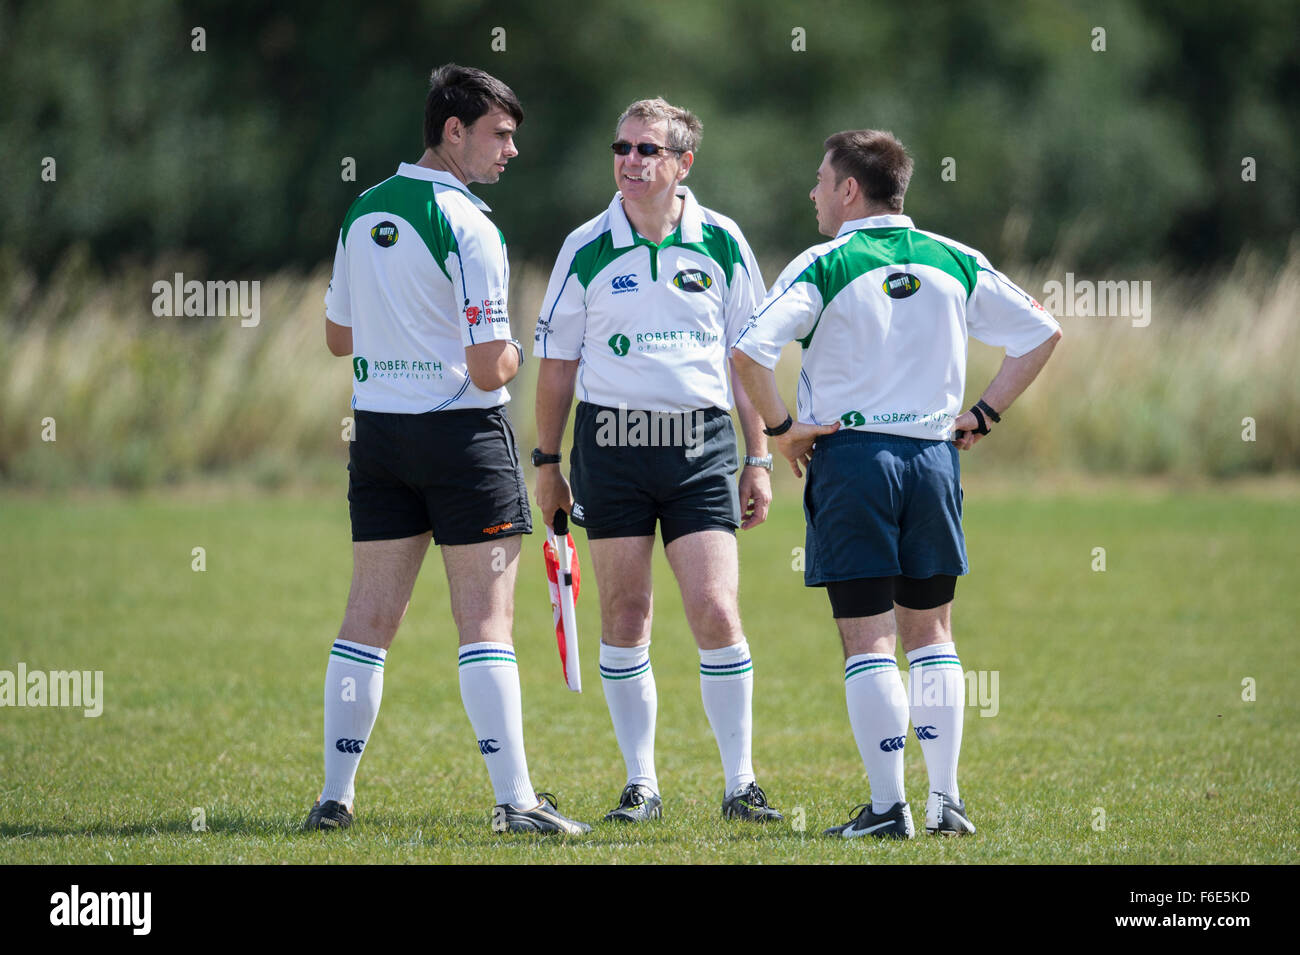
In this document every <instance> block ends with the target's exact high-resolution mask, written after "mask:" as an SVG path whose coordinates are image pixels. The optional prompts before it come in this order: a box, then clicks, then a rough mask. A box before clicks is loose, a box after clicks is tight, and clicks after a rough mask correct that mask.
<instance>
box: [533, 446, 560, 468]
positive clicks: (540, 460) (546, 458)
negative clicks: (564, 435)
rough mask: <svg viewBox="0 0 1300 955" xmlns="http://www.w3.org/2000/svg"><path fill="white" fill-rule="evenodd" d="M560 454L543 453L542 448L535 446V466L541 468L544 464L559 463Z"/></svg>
mask: <svg viewBox="0 0 1300 955" xmlns="http://www.w3.org/2000/svg"><path fill="white" fill-rule="evenodd" d="M559 463H560V456H559V455H558V454H542V449H541V448H533V467H535V468H540V467H541V466H542V465H543V464H559Z"/></svg>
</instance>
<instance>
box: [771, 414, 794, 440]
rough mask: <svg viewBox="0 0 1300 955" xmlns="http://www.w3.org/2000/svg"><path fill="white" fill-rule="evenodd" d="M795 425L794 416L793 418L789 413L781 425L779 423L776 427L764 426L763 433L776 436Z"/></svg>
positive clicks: (772, 436)
mask: <svg viewBox="0 0 1300 955" xmlns="http://www.w3.org/2000/svg"><path fill="white" fill-rule="evenodd" d="M793 426H794V418H792V417H791V416H790V415H788V414H787V415H786V416H785V420H784V421H782V422H781V423H780V424H779V425H777V426H776V427H775V428H764V429H763V433H764V434H765V435H767V436H768V437H769V438H775V437H777V436H778V435H782V434H785V433H786V432H787V431H789V430H790V428H791V427H793Z"/></svg>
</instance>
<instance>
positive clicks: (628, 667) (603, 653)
mask: <svg viewBox="0 0 1300 955" xmlns="http://www.w3.org/2000/svg"><path fill="white" fill-rule="evenodd" d="M600 683H601V686H603V687H604V688H605V703H606V704H607V705H608V706H609V718H610V719H611V720H612V721H613V722H614V736H615V737H617V738H618V748H619V749H620V750H621V751H622V753H623V763H624V764H625V765H626V767H627V781H628V784H629V785H630V784H632V783H639V784H640V785H642V786H648V787H650V788H651V789H653V790H654V791H655V792H656V793H657V792H659V777H658V776H656V775H655V717H656V716H657V714H658V712H659V695H658V691H657V690H656V689H655V675H654V671H653V670H652V669H650V644H648V643H647V644H646V645H645V646H643V647H611V646H609V645H608V644H605V643H602V644H601V645H600Z"/></svg>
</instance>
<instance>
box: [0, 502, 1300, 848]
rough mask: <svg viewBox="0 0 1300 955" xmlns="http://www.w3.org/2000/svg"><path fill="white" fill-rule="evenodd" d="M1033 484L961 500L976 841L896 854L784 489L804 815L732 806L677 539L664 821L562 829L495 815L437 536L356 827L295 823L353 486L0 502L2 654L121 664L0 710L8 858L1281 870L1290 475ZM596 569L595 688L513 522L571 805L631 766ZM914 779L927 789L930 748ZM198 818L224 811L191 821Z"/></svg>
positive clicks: (785, 593) (781, 690) (600, 797)
mask: <svg viewBox="0 0 1300 955" xmlns="http://www.w3.org/2000/svg"><path fill="white" fill-rule="evenodd" d="M1025 490H1026V491H1027V493H1023V494H1021V493H1008V492H1004V491H990V492H986V493H980V492H979V491H978V490H972V488H971V486H970V485H969V484H968V489H967V497H966V502H967V532H968V538H969V549H970V553H971V559H972V566H973V567H974V571H973V573H972V574H971V575H970V576H969V577H968V578H966V579H965V580H964V581H963V583H962V585H961V586H960V587H959V590H958V603H957V609H956V635H957V646H958V651H959V653H960V654H961V658H962V661H963V664H964V666H965V668H966V669H967V670H968V671H970V670H976V671H988V672H993V671H996V673H997V676H998V694H997V701H996V702H997V712H996V715H992V716H988V717H984V716H981V715H980V709H979V708H978V707H976V706H972V707H970V708H969V709H968V710H967V718H966V736H965V746H964V749H963V756H962V773H961V780H962V789H963V793H964V795H965V797H966V800H967V804H968V807H969V809H970V813H971V816H972V818H973V819H974V820H975V822H976V824H977V825H978V826H979V833H978V835H976V836H975V837H974V838H970V839H964V840H953V841H940V840H934V839H917V840H914V841H912V842H910V843H902V844H880V843H876V842H874V841H868V840H859V841H854V842H852V843H838V842H832V841H830V840H824V839H822V838H821V837H820V835H819V833H820V830H821V829H822V828H823V827H824V826H826V825H831V824H835V823H839V822H842V821H844V819H845V818H846V817H847V812H848V810H849V809H850V808H851V807H852V806H853V805H854V803H856V802H859V801H861V800H862V799H863V798H864V797H865V795H866V784H865V778H864V775H863V772H862V766H861V763H860V761H859V759H858V756H857V753H856V750H855V748H854V744H853V740H852V737H851V735H850V732H849V726H848V719H847V716H846V714H845V709H844V697H843V681H842V666H841V658H840V652H839V649H838V645H837V640H836V637H835V632H834V628H833V625H832V622H831V620H830V617H829V612H828V608H827V605H826V603H825V598H824V596H823V595H822V594H821V593H820V592H819V591H805V590H804V588H803V587H802V584H801V577H800V575H799V574H798V573H796V572H794V571H793V570H792V569H791V562H792V549H793V548H795V547H798V546H800V545H801V544H802V543H803V537H802V534H803V529H802V528H803V525H802V515H801V513H800V512H799V510H798V507H797V504H796V499H794V498H792V497H791V496H790V495H788V494H787V495H785V496H784V497H783V498H782V499H781V500H779V501H778V506H777V507H776V509H775V510H774V513H773V517H772V519H771V520H770V521H769V522H768V524H767V525H765V526H763V527H761V528H759V529H758V530H755V531H752V532H748V533H746V534H744V535H742V549H741V561H742V564H741V586H742V595H741V610H742V614H743V616H744V618H745V621H746V625H747V626H746V629H747V632H748V635H749V639H750V643H751V646H752V647H753V651H754V658H755V663H756V671H755V672H756V691H755V721H756V726H757V740H756V747H755V764H756V768H757V770H758V773H759V779H760V782H761V783H762V784H763V785H764V786H765V788H766V789H767V791H768V794H769V796H770V797H771V798H772V801H773V802H774V804H776V805H778V806H779V807H781V808H782V809H783V810H785V811H786V812H787V815H788V816H790V817H792V820H797V819H798V818H799V816H800V815H802V818H803V820H804V824H805V831H802V832H800V831H797V826H796V825H794V824H785V825H777V826H771V827H768V828H763V829H760V828H756V827H751V826H746V825H744V824H740V823H724V821H723V820H722V819H720V818H719V814H718V806H719V802H720V798H721V785H722V780H721V774H720V767H719V762H718V757H717V753H716V749H715V748H714V744H713V741H712V737H711V735H710V733H709V729H708V725H707V722H706V720H705V717H704V713H703V710H702V707H701V705H700V701H699V685H698V676H697V672H698V671H697V659H696V654H695V651H694V648H693V644H692V641H691V639H690V636H689V634H688V632H687V630H686V628H685V624H684V622H683V618H682V615H681V608H680V602H679V600H678V599H677V596H676V592H675V588H674V587H673V586H671V578H670V576H669V573H668V569H667V566H666V564H664V563H663V562H662V557H660V563H659V566H658V567H657V570H656V574H657V577H656V579H657V580H658V581H659V583H660V589H659V591H658V594H657V597H658V600H657V607H656V631H655V642H654V650H653V657H652V658H653V660H654V666H655V674H656V679H657V681H658V685H659V695H660V716H659V745H658V765H659V773H660V780H661V783H662V785H663V787H664V796H665V812H666V815H665V818H664V819H663V820H662V821H661V822H660V823H659V824H655V825H650V826H646V827H642V828H637V829H626V828H609V827H605V826H601V825H598V826H597V827H596V829H595V831H594V832H593V834H592V835H591V836H590V837H589V838H586V839H582V840H572V841H567V842H565V841H558V840H552V841H546V840H539V839H536V838H519V837H502V836H497V835H494V834H493V833H492V832H491V831H490V830H489V826H488V818H489V810H490V804H491V802H492V799H491V792H490V789H489V786H488V780H487V773H486V771H485V769H484V767H483V763H482V759H481V757H480V756H479V754H478V750H477V747H476V746H475V745H474V736H473V734H472V732H471V730H470V727H469V723H468V720H467V719H466V717H465V715H464V712H463V710H462V708H461V703H460V698H459V692H458V687H457V681H456V672H455V652H456V651H455V645H456V640H455V636H454V633H453V631H452V629H451V625H450V618H449V614H448V610H447V604H446V599H445V583H444V581H443V579H442V574H441V567H440V566H439V565H440V562H439V561H437V559H436V557H434V558H433V560H432V561H430V562H429V563H427V564H426V571H425V574H424V576H423V577H422V579H421V581H420V582H419V584H418V586H417V588H416V594H415V598H414V600H413V602H412V607H411V612H410V614H409V616H408V617H407V620H406V623H405V624H404V625H403V630H402V632H401V633H400V634H399V637H398V640H397V642H396V644H395V645H394V649H393V651H392V652H391V654H390V656H389V662H388V666H387V669H386V680H385V687H384V701H383V709H382V711H381V714H380V717H379V722H378V724H377V726H376V728H375V732H374V734H373V737H372V743H371V744H370V745H369V746H368V747H367V749H366V756H365V759H364V760H363V762H362V764H361V771H360V776H359V780H358V806H357V808H358V825H357V826H356V827H355V828H354V829H352V830H351V831H349V832H346V833H333V834H328V835H325V834H306V835H304V834H300V833H299V832H297V831H296V829H297V826H298V825H299V824H300V823H301V821H302V819H303V817H304V816H305V813H306V810H307V809H308V807H309V806H310V805H311V802H312V799H313V797H314V796H315V794H316V790H317V787H318V786H319V783H320V779H321V766H320V762H321V756H320V745H321V743H320V732H321V729H320V725H321V680H322V677H323V674H324V668H325V662H326V648H327V646H328V644H329V642H330V640H331V639H332V638H333V636H334V634H335V632H336V629H337V626H338V623H339V620H340V618H341V614H342V610H343V603H344V598H345V595H346V586H347V580H348V575H349V570H350V556H349V547H348V544H347V540H348V532H347V511H346V506H345V505H344V503H343V500H342V495H341V494H340V495H339V496H338V497H337V498H331V499H321V498H318V497H311V498H295V497H292V496H287V495H286V496H279V497H274V498H269V497H265V498H257V497H253V496H234V497H223V496H221V495H216V496H209V497H190V498H185V497H171V498H121V497H110V496H91V497H88V498H67V499H47V498H35V497H31V496H20V495H13V494H10V495H6V496H3V497H0V526H3V527H4V529H5V530H4V534H3V535H2V536H0V568H2V570H0V618H2V623H0V669H8V670H15V669H16V667H17V664H18V663H19V662H20V661H21V662H23V663H25V664H26V666H27V668H28V670H29V671H33V670H63V669H73V668H76V669H82V670H102V671H103V672H104V704H103V705H104V709H103V714H102V715H101V716H99V717H98V718H86V717H84V716H83V715H82V713H81V711H80V710H71V709H53V708H45V709H35V708H22V709H17V708H13V709H11V708H5V709H0V863H5V864H9V863H64V862H78V863H159V862H181V863H190V862H196V863H201V862H294V863H304V862H453V861H454V862H523V861H537V862H613V861H619V862H768V863H772V862H876V863H883V862H891V863H899V862H913V861H916V862H940V861H941V862H997V863H1004V862H1005V863H1017V862H1026V863H1027V862H1034V863H1120V862H1122V863H1166V862H1181V863H1210V862H1294V861H1295V859H1296V858H1297V856H1298V855H1300V808H1298V806H1300V802H1298V801H1297V799H1296V792H1297V782H1298V781H1300V770H1297V764H1298V763H1300V740H1298V738H1297V734H1296V727H1297V723H1298V720H1297V717H1298V716H1300V675H1298V674H1297V668H1296V667H1295V665H1294V662H1288V661H1291V660H1293V658H1292V656H1291V653H1292V652H1293V650H1294V645H1295V632H1296V631H1295V621H1296V619H1297V616H1300V587H1298V586H1297V583H1298V581H1297V576H1296V553H1297V549H1296V539H1297V534H1298V533H1300V503H1298V502H1297V499H1296V496H1295V495H1294V494H1293V493H1290V492H1289V491H1283V492H1274V493H1264V494H1258V493H1253V494H1242V493H1232V492H1227V491H1215V490H1208V491H1199V492H1194V493H1186V494H1170V493H1167V492H1164V491H1161V490H1159V489H1158V488H1157V489H1152V490H1148V491H1145V492H1142V493H1136V494H1135V493H1132V492H1125V491H1122V490H1119V489H1116V490H1113V491H1092V492H1086V493H1079V494H1062V493H1059V492H1049V491H1043V492H1041V493H1035V492H1034V491H1033V489H1032V487H1031V488H1026V489H1025ZM200 546H201V547H203V548H205V550H206V567H207V569H206V571H204V572H202V573H199V572H195V571H193V570H192V569H191V561H192V559H193V558H192V556H191V552H192V548H194V547H200ZM1097 547H1103V548H1105V559H1106V570H1105V571H1104V572H1098V571H1094V570H1093V569H1092V565H1093V563H1094V559H1095V558H1094V554H1093V548H1097ZM579 548H580V552H581V553H582V556H584V557H585V556H586V549H585V545H584V542H582V541H580V543H579ZM588 587H589V588H590V589H589V590H586V591H584V595H583V597H582V600H581V601H580V607H579V616H580V621H581V628H582V633H583V634H584V643H583V651H582V652H583V678H584V684H585V686H586V691H585V692H584V693H583V694H582V695H581V696H577V695H574V694H570V693H568V692H567V691H566V690H565V689H564V686H563V683H562V680H561V678H560V673H559V663H558V659H557V656H556V653H555V648H554V641H553V637H552V635H551V634H550V632H549V631H550V627H549V621H550V609H549V606H548V604H547V599H546V596H545V588H544V582H543V580H542V574H541V556H540V542H539V539H538V537H537V536H534V537H532V538H530V539H528V541H527V542H526V545H525V552H524V563H523V568H522V573H521V583H520V586H519V591H518V599H517V618H516V619H517V623H516V643H517V647H518V654H519V659H520V666H521V673H522V676H523V690H524V716H525V730H526V735H527V741H528V750H529V761H530V769H531V771H532V777H533V780H534V783H535V784H536V785H538V786H539V787H540V788H545V789H549V790H551V791H553V792H555V793H556V794H558V796H559V800H560V806H561V808H562V809H563V810H565V811H566V812H568V813H570V814H572V815H574V816H576V817H578V818H582V819H586V820H590V821H595V820H596V819H598V818H599V816H600V815H601V814H603V812H604V811H605V810H607V809H608V808H610V806H611V805H612V804H613V800H614V799H615V797H616V796H617V794H618V791H619V789H620V788H621V786H622V783H623V775H622V762H621V759H620V758H619V755H618V752H617V748H616V745H615V742H614V736H613V732H612V729H611V727H610V724H609V717H608V714H607V713H606V710H605V705H604V699H603V695H602V693H601V689H600V684H599V678H598V676H597V673H596V652H595V646H596V637H597V634H598V625H597V613H596V607H597V601H596V593H595V590H594V585H593V584H592V582H590V581H589V582H588ZM1246 678H1252V679H1253V680H1254V681H1255V683H1254V696H1255V699H1254V700H1253V701H1249V702H1248V701H1245V700H1243V692H1244V691H1243V680H1244V679H1246ZM1247 695H1249V694H1247ZM987 708H988V709H990V710H991V709H992V707H991V706H990V707H987ZM907 785H908V793H909V796H910V798H911V799H912V801H913V804H914V807H916V806H917V805H918V804H923V802H924V795H925V791H926V782H925V772H924V767H923V764H922V761H921V758H920V750H919V746H918V744H917V742H916V741H915V739H910V740H909V742H908V746H907ZM196 809H202V810H203V814H204V816H205V818H206V824H207V831H197V832H196V831H193V829H192V828H191V822H192V820H193V819H194V818H195V815H194V811H195V810H196ZM1099 810H1100V812H1099ZM1103 814H1104V818H1103ZM1103 821H1104V828H1103V827H1102V823H1103Z"/></svg>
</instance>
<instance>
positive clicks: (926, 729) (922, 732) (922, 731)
mask: <svg viewBox="0 0 1300 955" xmlns="http://www.w3.org/2000/svg"><path fill="white" fill-rule="evenodd" d="M916 738H917V739H938V738H939V734H938V732H936V731H935V728H934V727H933V726H918V727H917V728H916Z"/></svg>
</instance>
